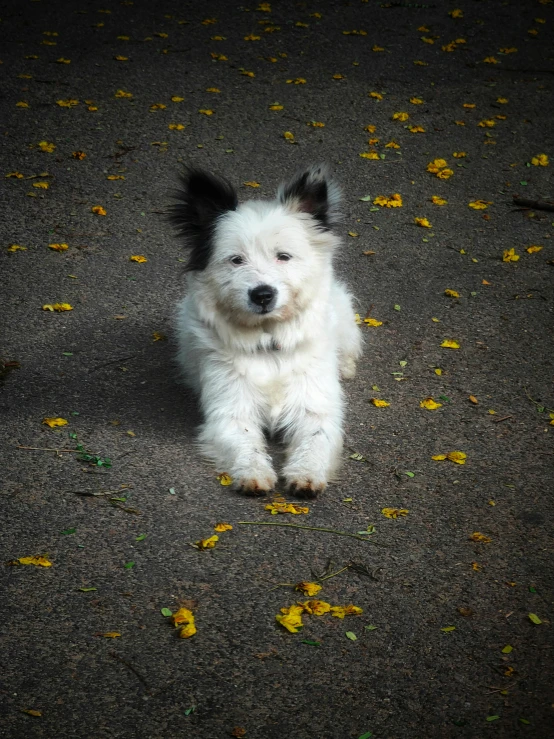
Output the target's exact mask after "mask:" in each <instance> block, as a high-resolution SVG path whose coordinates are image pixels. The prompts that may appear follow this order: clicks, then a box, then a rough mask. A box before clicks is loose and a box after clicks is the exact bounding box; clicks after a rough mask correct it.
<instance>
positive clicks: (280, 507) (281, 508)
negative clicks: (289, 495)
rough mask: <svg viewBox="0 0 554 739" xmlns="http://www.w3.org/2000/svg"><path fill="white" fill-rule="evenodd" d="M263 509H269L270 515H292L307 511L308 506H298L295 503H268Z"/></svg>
mask: <svg viewBox="0 0 554 739" xmlns="http://www.w3.org/2000/svg"><path fill="white" fill-rule="evenodd" d="M264 510H266V511H271V515H272V516H273V515H276V514H278V513H292V514H293V515H294V516H299V515H300V514H301V513H308V512H309V510H310V509H309V508H308V507H307V506H299V505H297V504H296V503H275V502H274V503H268V504H267V505H266V506H265V507H264Z"/></svg>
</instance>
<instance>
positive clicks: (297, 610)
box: [275, 606, 304, 634]
mask: <svg viewBox="0 0 554 739" xmlns="http://www.w3.org/2000/svg"><path fill="white" fill-rule="evenodd" d="M303 610H304V608H303V607H302V606H290V607H289V608H281V613H278V614H277V615H276V616H275V620H276V621H277V622H278V623H280V624H281V626H284V627H285V629H287V631H290V632H291V634H296V632H297V631H299V630H300V629H301V628H302V627H303V626H304V624H303V623H302V612H303Z"/></svg>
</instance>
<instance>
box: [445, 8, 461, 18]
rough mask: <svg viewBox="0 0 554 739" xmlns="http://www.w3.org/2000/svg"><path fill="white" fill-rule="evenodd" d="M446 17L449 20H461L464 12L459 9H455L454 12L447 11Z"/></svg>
mask: <svg viewBox="0 0 554 739" xmlns="http://www.w3.org/2000/svg"><path fill="white" fill-rule="evenodd" d="M448 15H449V16H450V17H451V18H463V17H464V12H463V10H460V8H455V9H454V10H449V11H448Z"/></svg>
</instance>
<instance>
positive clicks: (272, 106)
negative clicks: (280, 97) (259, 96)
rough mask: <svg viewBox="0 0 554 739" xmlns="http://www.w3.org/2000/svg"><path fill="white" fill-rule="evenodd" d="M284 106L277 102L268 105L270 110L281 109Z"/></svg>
mask: <svg viewBox="0 0 554 739" xmlns="http://www.w3.org/2000/svg"><path fill="white" fill-rule="evenodd" d="M284 107H285V106H284V105H279V103H273V105H270V106H269V109H270V110H283V108H284Z"/></svg>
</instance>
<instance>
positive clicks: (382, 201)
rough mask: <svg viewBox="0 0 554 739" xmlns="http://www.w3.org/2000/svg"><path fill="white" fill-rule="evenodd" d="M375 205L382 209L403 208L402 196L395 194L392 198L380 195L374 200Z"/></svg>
mask: <svg viewBox="0 0 554 739" xmlns="http://www.w3.org/2000/svg"><path fill="white" fill-rule="evenodd" d="M373 205H380V206H381V207H382V208H401V207H402V205H403V201H402V195H400V193H398V192H395V193H394V194H393V195H391V196H390V197H387V196H386V195H378V196H377V197H376V198H375V199H374V201H373Z"/></svg>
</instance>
